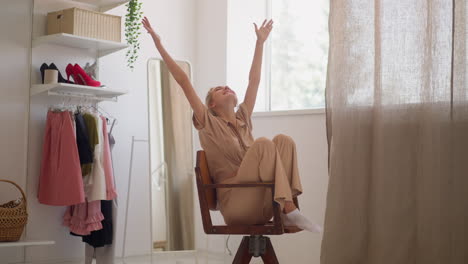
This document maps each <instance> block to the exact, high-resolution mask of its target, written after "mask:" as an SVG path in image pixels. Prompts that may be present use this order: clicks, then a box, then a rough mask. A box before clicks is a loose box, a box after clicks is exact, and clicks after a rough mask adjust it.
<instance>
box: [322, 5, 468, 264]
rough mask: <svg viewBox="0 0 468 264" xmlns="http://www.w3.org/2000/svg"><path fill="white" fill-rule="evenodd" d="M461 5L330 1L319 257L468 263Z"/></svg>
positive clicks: (341, 263) (331, 261) (326, 260)
mask: <svg viewBox="0 0 468 264" xmlns="http://www.w3.org/2000/svg"><path fill="white" fill-rule="evenodd" d="M466 19H467V4H466V1H465V0H456V1H452V0H442V1H429V0H425V1H422V0H399V1H398V0H375V1H369V0H366V1H364V0H336V1H331V8H330V21H329V25H330V54H329V66H328V78H327V91H326V97H327V133H328V140H329V175H330V179H329V189H328V197H327V209H326V216H325V231H324V237H323V241H322V253H321V263H322V264H348V263H349V264H351V263H352V264H406V263H411V264H436V263H437V264H454V263H457V264H458V263H459V264H466V263H468V250H467V249H468V95H467V68H466V65H467V53H466V48H467V39H466V36H467V25H466V24H467V21H466Z"/></svg>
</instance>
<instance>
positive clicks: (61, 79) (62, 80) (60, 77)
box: [42, 63, 75, 84]
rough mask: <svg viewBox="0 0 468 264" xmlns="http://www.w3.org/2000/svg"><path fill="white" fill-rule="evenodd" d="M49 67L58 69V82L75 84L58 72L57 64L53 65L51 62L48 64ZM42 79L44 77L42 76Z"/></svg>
mask: <svg viewBox="0 0 468 264" xmlns="http://www.w3.org/2000/svg"><path fill="white" fill-rule="evenodd" d="M49 69H53V70H57V71H58V82H59V83H70V84H75V83H74V82H72V81H69V80H67V79H65V78H63V76H62V74H61V73H60V71H59V70H58V68H57V66H55V64H54V63H51V64H50V65H49ZM43 79H44V78H43ZM42 82H44V81H42Z"/></svg>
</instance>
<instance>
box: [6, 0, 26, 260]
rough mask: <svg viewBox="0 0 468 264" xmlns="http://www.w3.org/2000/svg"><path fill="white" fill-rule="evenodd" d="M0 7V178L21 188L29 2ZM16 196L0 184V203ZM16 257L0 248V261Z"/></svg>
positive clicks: (24, 153) (24, 167) (22, 183)
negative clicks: (13, 26) (10, 181)
mask: <svg viewBox="0 0 468 264" xmlns="http://www.w3.org/2000/svg"><path fill="white" fill-rule="evenodd" d="M0 5H1V8H0V58H1V63H0V80H1V81H0V179H8V180H12V181H14V182H16V183H18V184H19V185H20V186H21V187H22V188H25V183H26V164H27V152H26V149H27V137H28V134H27V133H28V111H29V65H30V54H31V53H30V47H31V34H30V32H31V7H32V1H30V0H23V1H9V0H1V1H0ZM11 25H15V28H14V30H12V28H11ZM20 196H21V194H20V193H19V191H17V190H16V189H15V188H14V187H13V186H10V185H9V184H7V183H0V204H2V203H5V202H7V201H10V200H13V199H16V198H18V197H20ZM20 254H21V251H20V249H8V250H7V249H0V256H1V260H0V262H1V261H16V260H19V258H18V257H17V256H18V255H20ZM2 263H3V262H2Z"/></svg>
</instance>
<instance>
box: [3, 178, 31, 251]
mask: <svg viewBox="0 0 468 264" xmlns="http://www.w3.org/2000/svg"><path fill="white" fill-rule="evenodd" d="M0 182H7V183H11V184H13V185H14V186H15V187H16V188H18V190H20V192H21V195H23V198H19V199H17V200H13V201H10V202H8V203H5V204H2V205H0V242H15V241H18V240H19V239H20V238H21V234H23V230H24V227H25V226H26V223H27V222H28V211H27V203H26V195H25V194H24V191H23V189H21V187H19V186H18V185H17V184H16V183H14V182H12V181H8V180H0Z"/></svg>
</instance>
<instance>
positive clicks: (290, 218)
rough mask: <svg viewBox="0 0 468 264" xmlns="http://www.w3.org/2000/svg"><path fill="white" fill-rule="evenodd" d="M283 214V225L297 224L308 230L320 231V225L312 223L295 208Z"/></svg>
mask: <svg viewBox="0 0 468 264" xmlns="http://www.w3.org/2000/svg"><path fill="white" fill-rule="evenodd" d="M283 216H284V218H283V219H284V225H285V226H297V227H299V228H300V229H303V230H307V231H309V232H313V233H322V227H321V226H319V225H317V224H314V223H312V221H310V220H309V219H307V218H306V217H305V216H304V215H303V214H302V213H301V211H299V210H298V209H297V208H296V209H295V210H294V211H292V212H289V213H287V214H283Z"/></svg>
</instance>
